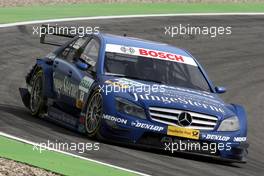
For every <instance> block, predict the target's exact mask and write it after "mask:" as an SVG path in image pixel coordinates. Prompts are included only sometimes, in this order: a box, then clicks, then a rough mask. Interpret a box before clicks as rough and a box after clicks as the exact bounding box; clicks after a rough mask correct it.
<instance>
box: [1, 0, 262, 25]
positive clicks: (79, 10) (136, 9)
mask: <svg viewBox="0 0 264 176" xmlns="http://www.w3.org/2000/svg"><path fill="white" fill-rule="evenodd" d="M199 12H204V13H209V12H219V13H221V12H264V3H227V4H217V3H210V4H203V3H199V4H198V3H191V4H183V3H182V4H177V3H153V4H144V3H141V4H126V3H123V4H116V3H114V4H65V5H45V6H40V5H38V6H28V7H6V8H0V17H1V18H0V23H11V22H19V21H31V20H43V19H53V18H66V17H83V16H106V15H133V14H162V13H199Z"/></svg>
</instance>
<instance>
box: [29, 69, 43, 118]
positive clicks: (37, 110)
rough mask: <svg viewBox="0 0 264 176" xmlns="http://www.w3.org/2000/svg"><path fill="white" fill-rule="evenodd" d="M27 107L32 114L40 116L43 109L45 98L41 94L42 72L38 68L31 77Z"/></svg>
mask: <svg viewBox="0 0 264 176" xmlns="http://www.w3.org/2000/svg"><path fill="white" fill-rule="evenodd" d="M31 85H32V87H31V92H30V101H29V109H30V111H31V114H32V115H33V116H40V115H41V114H43V113H44V111H45V106H46V99H45V97H44V95H43V72H42V70H39V71H37V72H36V74H35V75H34V76H33V77H32V80H31Z"/></svg>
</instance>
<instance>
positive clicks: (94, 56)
mask: <svg viewBox="0 0 264 176" xmlns="http://www.w3.org/2000/svg"><path fill="white" fill-rule="evenodd" d="M98 57H99V43H98V42H97V41H96V40H95V39H92V40H91V41H90V42H89V43H88V44H87V45H86V47H85V48H84V51H83V53H82V54H81V57H80V58H81V59H82V60H84V61H85V62H86V63H88V64H89V65H91V66H92V67H94V66H95V64H96V62H97V60H98Z"/></svg>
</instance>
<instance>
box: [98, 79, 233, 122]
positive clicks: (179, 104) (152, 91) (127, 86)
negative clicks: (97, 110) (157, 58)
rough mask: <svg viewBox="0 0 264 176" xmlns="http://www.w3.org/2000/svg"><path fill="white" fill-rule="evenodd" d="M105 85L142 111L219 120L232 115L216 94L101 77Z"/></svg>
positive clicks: (146, 82)
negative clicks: (169, 111)
mask: <svg viewBox="0 0 264 176" xmlns="http://www.w3.org/2000/svg"><path fill="white" fill-rule="evenodd" d="M103 82H104V84H105V86H113V87H115V91H113V92H111V93H113V94H114V96H119V97H124V98H126V99H129V100H130V101H134V102H135V103H137V104H140V105H142V106H144V107H146V108H148V107H163V108H172V109H179V110H185V111H191V112H197V113H202V114H208V115H213V116H216V117H218V118H219V119H222V118H225V117H229V116H232V115H234V113H233V112H232V111H231V110H230V109H229V108H228V107H227V104H225V103H224V101H223V100H221V99H220V98H219V96H217V95H216V94H213V93H209V92H205V91H199V90H194V89H188V88H183V87H174V86H167V85H162V84H156V83H153V82H148V81H141V80H133V79H127V78H113V77H107V76H105V77H104V80H103Z"/></svg>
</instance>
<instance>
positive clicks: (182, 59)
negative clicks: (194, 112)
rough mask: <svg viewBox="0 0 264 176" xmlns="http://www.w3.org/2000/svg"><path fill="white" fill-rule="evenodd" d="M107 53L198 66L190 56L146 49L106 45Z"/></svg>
mask: <svg viewBox="0 0 264 176" xmlns="http://www.w3.org/2000/svg"><path fill="white" fill-rule="evenodd" d="M105 51H106V52H114V53H120V54H129V55H134V56H142V57H148V58H152V59H160V60H166V61H172V62H179V63H183V64H188V65H192V66H197V64H196V62H195V61H194V60H193V58H191V57H189V56H183V55H180V54H176V53H169V52H164V51H157V50H150V49H146V48H138V47H131V46H122V45H115V44H106V48H105Z"/></svg>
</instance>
